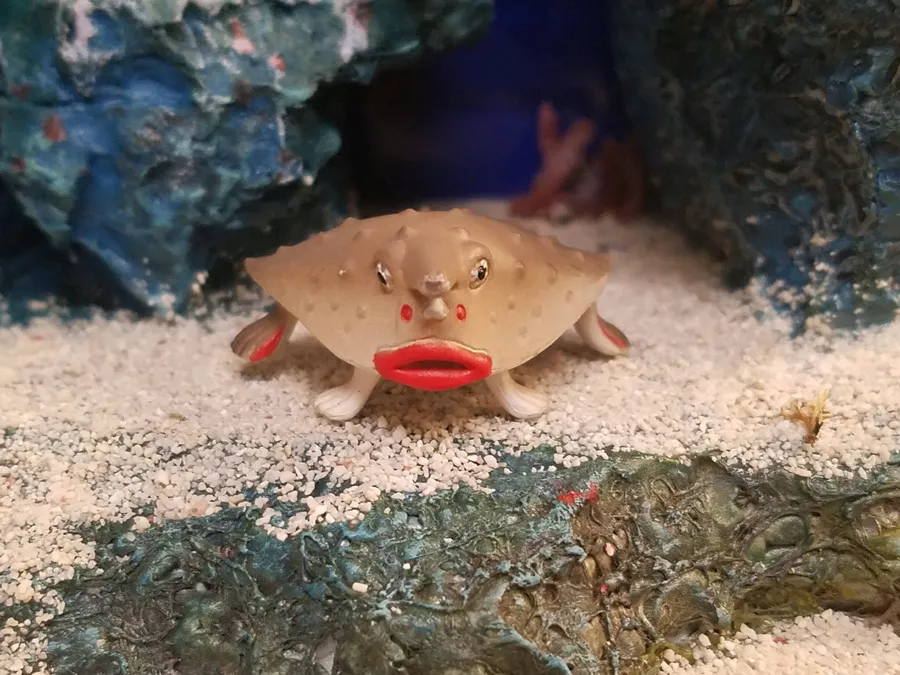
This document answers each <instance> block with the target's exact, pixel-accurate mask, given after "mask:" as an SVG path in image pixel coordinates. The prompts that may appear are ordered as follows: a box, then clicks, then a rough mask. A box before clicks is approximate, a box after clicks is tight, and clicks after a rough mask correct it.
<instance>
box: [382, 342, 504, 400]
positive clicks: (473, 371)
mask: <svg viewBox="0 0 900 675" xmlns="http://www.w3.org/2000/svg"><path fill="white" fill-rule="evenodd" d="M374 363H375V370H377V371H378V374H379V375H381V376H382V377H383V378H385V379H388V380H393V381H394V382H399V383H400V384H405V385H406V386H408V387H413V388H415V389H424V390H427V391H442V390H446V389H455V388H456V387H461V386H463V385H465V384H470V383H472V382H477V381H478V380H482V379H484V378H485V377H487V376H488V375H490V374H491V368H492V361H491V357H490V356H488V355H487V354H484V353H481V352H476V351H473V350H471V349H469V348H468V347H464V346H462V345H460V344H457V343H455V342H447V341H444V340H419V341H416V342H411V343H409V344H407V345H403V346H402V347H397V348H396V349H383V350H381V351H379V352H376V354H375V358H374Z"/></svg>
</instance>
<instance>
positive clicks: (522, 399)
mask: <svg viewBox="0 0 900 675" xmlns="http://www.w3.org/2000/svg"><path fill="white" fill-rule="evenodd" d="M485 383H486V384H487V386H488V389H489V390H490V391H491V393H492V394H493V395H494V398H496V399H497V401H498V402H499V403H500V405H502V406H503V409H504V410H506V412H508V413H509V414H510V415H512V416H513V417H515V418H517V419H532V418H534V417H540V416H541V415H543V414H544V413H545V412H547V409H548V408H549V407H550V399H549V398H548V397H547V396H546V395H544V394H542V393H541V392H539V391H535V390H534V389H529V388H528V387H524V386H522V385H521V384H519V383H518V382H516V381H515V380H514V379H513V378H512V375H510V374H509V371H505V372H502V373H497V374H495V375H491V376H490V377H488V378H487V379H486V380H485Z"/></svg>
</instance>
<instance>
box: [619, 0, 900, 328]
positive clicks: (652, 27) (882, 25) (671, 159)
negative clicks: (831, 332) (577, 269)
mask: <svg viewBox="0 0 900 675" xmlns="http://www.w3.org/2000/svg"><path fill="white" fill-rule="evenodd" d="M611 8H612V15H613V20H612V26H613V28H612V38H613V40H614V43H615V52H616V57H617V61H618V68H619V71H620V75H621V77H622V79H623V81H624V93H625V99H626V105H627V112H628V114H629V115H630V116H631V118H632V121H633V122H634V123H635V125H636V127H637V129H638V131H639V134H640V136H641V139H642V141H643V144H644V150H645V152H646V156H647V160H648V165H649V167H650V171H651V173H652V177H653V181H654V183H655V184H656V186H657V188H658V194H657V195H656V196H657V198H658V203H657V204H656V206H657V207H658V209H659V210H660V211H661V212H663V213H665V214H666V217H667V218H670V219H672V220H674V221H676V222H677V223H678V224H679V225H680V227H681V228H682V229H683V230H684V231H686V232H687V233H688V234H689V235H690V237H691V238H692V239H693V240H694V241H696V242H698V243H699V244H700V245H702V246H704V247H705V248H707V249H708V250H710V251H712V252H714V253H715V254H716V255H717V256H720V257H722V258H724V259H725V261H726V263H727V265H726V274H725V277H726V279H727V280H728V282H729V283H731V284H734V285H743V284H745V283H746V282H747V281H749V280H750V278H751V277H752V275H753V272H754V270H755V269H757V267H758V268H759V269H760V271H762V272H763V273H764V274H765V275H766V276H768V277H769V278H770V279H771V280H772V281H773V282H774V285H773V288H772V290H773V295H774V296H775V298H776V299H777V301H778V302H779V303H780V304H782V305H784V306H786V307H790V308H791V309H793V310H794V311H795V313H796V315H797V316H798V317H799V318H800V319H801V320H802V319H806V318H808V317H810V316H815V315H819V316H822V317H827V318H828V320H835V319H836V321H837V322H838V323H839V324H844V325H846V324H847V323H851V322H861V323H872V322H879V321H883V320H885V319H887V318H889V317H890V316H892V315H893V313H894V312H895V310H896V308H897V304H898V300H900V293H898V273H900V146H898V141H897V138H898V136H897V124H898V122H897V120H898V119H900V90H898V88H897V65H898V62H900V61H898V59H900V51H898V49H900V47H898V45H900V41H898V35H900V14H898V11H897V3H896V2H890V1H889V0H827V1H823V2H809V1H803V0H759V1H756V2H750V1H749V0H735V1H732V2H719V3H716V2H706V1H705V0H688V1H687V2H676V1H675V0H612V2H611Z"/></svg>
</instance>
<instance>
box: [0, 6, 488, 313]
mask: <svg viewBox="0 0 900 675" xmlns="http://www.w3.org/2000/svg"><path fill="white" fill-rule="evenodd" d="M3 5H4V9H3V11H2V12H0V181H2V183H5V188H4V189H0V203H2V202H4V201H5V202H6V203H5V206H4V207H3V209H4V213H5V214H6V215H7V217H5V218H4V219H3V220H2V221H0V294H5V295H7V296H10V297H12V295H13V289H14V288H17V287H18V286H16V283H17V281H20V280H21V279H22V274H23V273H29V272H30V274H31V277H32V279H31V281H34V278H33V277H35V276H37V277H42V278H43V277H47V276H48V275H53V274H56V275H62V276H63V278H65V279H67V280H68V281H67V282H66V283H68V284H69V286H70V287H77V289H78V290H77V292H75V293H74V295H75V296H77V297H79V298H81V299H84V298H85V296H92V295H93V296H96V297H89V298H88V299H89V300H91V301H93V300H97V299H98V298H103V299H104V300H105V302H106V304H108V305H112V306H121V305H125V306H129V307H131V308H133V309H136V310H138V311H145V312H151V313H155V314H159V315H170V314H171V313H172V312H177V311H180V310H181V309H182V308H183V307H184V306H185V304H186V302H187V300H188V298H189V297H190V295H191V289H192V286H194V285H195V284H196V283H197V282H198V281H201V282H202V280H203V278H204V275H205V273H206V272H207V271H208V270H209V268H210V266H211V265H212V264H213V263H214V262H215V261H216V260H220V259H222V257H227V256H229V255H233V256H238V255H239V254H246V253H249V252H253V251H255V252H257V253H258V252H260V251H261V250H263V249H265V248H267V247H268V248H272V247H274V246H276V245H278V244H281V243H293V242H295V241H299V240H300V239H302V238H304V237H306V236H308V234H309V233H310V232H311V231H313V230H315V229H320V228H324V227H329V226H331V225H333V224H335V223H336V222H338V221H339V220H340V219H341V218H342V217H343V216H344V215H345V212H346V198H347V189H348V185H347V183H346V180H345V178H344V176H343V175H342V174H341V173H340V172H339V171H337V170H336V169H334V168H333V165H334V164H335V158H336V157H337V156H338V152H339V150H341V135H340V132H339V130H338V126H337V125H336V123H335V121H334V120H333V119H330V118H329V117H328V115H327V113H328V111H329V108H328V107H327V106H322V105H319V103H318V101H319V99H321V98H323V97H324V98H326V99H327V98H328V89H329V87H332V88H333V87H334V86H335V85H337V84H339V83H342V82H343V83H351V82H358V83H365V82H367V81H368V79H369V78H370V77H371V76H372V75H373V73H374V70H375V68H376V66H377V65H378V64H379V63H383V62H385V61H389V60H391V59H394V60H396V59H399V58H411V57H415V56H416V55H419V54H421V53H422V52H424V51H426V50H437V49H447V48H450V47H453V46H455V45H457V44H461V43H464V42H465V41H466V40H469V39H473V38H475V37H477V36H479V35H480V34H481V32H482V31H484V30H486V28H487V26H488V24H489V22H490V19H491V16H492V6H491V0H418V1H415V2H414V1H410V0H371V1H369V2H366V1H365V0H256V1H250V0H247V1H246V2H245V1H244V0H3ZM323 110H324V111H325V113H326V114H323V112H322V111H323ZM0 187H2V184H0ZM4 192H7V193H8V195H11V196H12V197H13V198H14V201H15V204H10V203H9V200H8V199H6V200H4V197H3V193H4ZM261 200H262V201H261ZM19 208H20V209H21V211H22V212H24V215H25V216H27V219H29V220H31V221H33V224H34V226H36V227H37V228H38V229H39V230H40V235H39V236H37V237H35V236H34V233H33V232H27V230H29V229H30V228H29V227H26V226H23V224H22V222H23V217H22V215H21V214H19V213H18V212H17V211H18V210H19ZM26 240H27V242H26ZM23 242H26V243H27V244H28V245H27V246H26V244H25V243H23ZM23 247H24V248H26V249H27V255H28V256H30V258H29V259H32V260H34V261H35V264H38V263H37V262H36V261H38V260H40V261H41V262H40V264H41V265H43V267H42V268H41V269H40V270H39V271H35V270H34V269H29V266H28V265H23V264H22V260H23V258H22V256H23V255H26V252H25V251H23V250H22V249H23ZM13 268H15V270H14V269H13ZM23 268H24V269H23ZM14 271H15V272H16V274H14V273H13V272H14ZM26 276H27V274H26ZM26 285H28V286H29V287H30V288H34V287H35V284H34V283H31V284H26ZM37 286H41V284H40V283H38V284H37ZM44 286H46V283H45V284H44ZM70 290H71V289H70Z"/></svg>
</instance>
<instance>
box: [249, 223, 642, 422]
mask: <svg viewBox="0 0 900 675" xmlns="http://www.w3.org/2000/svg"><path fill="white" fill-rule="evenodd" d="M245 266H246V269H247V271H248V273H249V274H250V276H251V277H252V278H253V279H254V280H255V281H256V282H257V283H258V284H259V285H260V286H261V287H262V288H263V289H264V290H265V291H266V292H267V293H269V294H270V295H271V296H272V297H273V298H274V299H275V300H276V301H277V303H278V305H277V306H276V308H275V309H274V310H273V311H272V312H270V313H269V314H267V315H266V316H264V317H263V318H261V319H259V320H258V321H256V322H254V323H252V324H250V325H249V326H247V327H246V328H244V329H243V330H242V331H241V332H240V333H239V334H238V335H237V336H236V337H235V339H234V341H233V342H232V350H233V351H234V352H235V353H236V354H238V355H239V356H242V357H245V358H246V357H251V358H254V360H260V359H262V358H267V357H268V356H270V355H271V354H272V353H274V350H275V348H277V346H278V344H279V343H281V342H285V341H286V340H287V338H288V337H289V336H290V333H291V331H292V330H293V328H294V326H295V324H296V323H297V322H299V323H301V324H303V325H304V326H305V327H306V329H307V330H308V331H309V333H310V334H311V335H312V336H314V337H315V338H317V339H318V340H319V341H321V343H322V344H323V345H324V346H325V347H326V348H327V349H328V350H329V351H330V352H332V353H333V354H334V355H335V356H337V357H338V358H340V359H342V360H343V361H345V362H347V363H349V364H351V365H352V366H354V374H353V376H352V377H351V379H350V381H349V382H348V383H347V384H345V385H342V386H339V387H335V388H334V389H330V390H328V391H326V392H324V393H323V394H321V395H320V396H319V397H318V398H317V399H316V402H315V408H316V410H317V412H319V413H320V414H322V415H324V416H326V417H329V418H331V419H333V420H337V421H343V420H347V419H350V418H352V417H354V416H356V415H357V414H358V413H359V412H360V411H361V410H362V408H363V406H364V405H365V403H366V401H367V400H368V398H369V396H370V395H371V393H372V391H373V390H374V389H375V387H376V385H377V384H378V382H379V380H380V379H381V377H382V375H381V374H379V372H378V371H377V370H376V368H375V355H376V354H377V353H379V352H381V353H383V352H384V351H385V350H392V349H395V348H397V347H401V346H403V345H408V344H410V343H413V342H415V341H418V340H428V339H430V340H431V341H432V343H433V342H435V341H437V342H440V343H441V344H447V343H450V344H459V345H464V346H466V347H468V348H469V349H470V350H473V351H474V352H476V353H477V354H478V355H481V357H482V358H483V357H485V356H489V357H490V369H489V372H486V373H483V375H484V377H480V378H478V379H484V380H485V381H486V384H487V386H488V387H489V389H490V391H491V392H492V393H493V394H494V396H495V397H496V399H497V400H498V401H499V403H500V404H501V405H502V406H503V407H504V409H505V410H506V411H507V412H508V413H509V414H510V415H512V416H513V417H517V418H522V419H527V418H532V417H536V416H539V415H541V414H542V413H543V412H545V411H546V409H547V408H548V400H547V398H546V396H545V395H544V394H542V393H540V392H537V391H534V390H531V389H527V388H525V387H523V386H522V385H520V384H518V383H517V382H515V381H514V380H513V379H512V377H511V376H510V374H509V371H510V370H511V369H513V368H515V367H517V366H519V365H521V364H523V363H525V362H526V361H528V360H530V359H531V358H533V357H534V356H536V355H537V354H539V353H540V352H542V351H544V350H545V349H546V348H547V347H549V346H550V345H551V344H553V343H554V342H555V341H556V340H557V339H558V338H559V337H560V336H561V335H562V334H563V333H564V332H565V331H566V330H567V329H568V328H570V327H572V326H573V325H574V327H575V329H576V331H577V332H578V334H579V335H580V336H581V338H582V339H583V340H584V341H585V342H586V343H587V344H588V345H590V346H591V347H593V348H594V349H596V350H597V351H599V352H601V353H603V354H605V355H608V356H617V355H620V354H622V353H624V352H625V351H627V349H628V347H629V342H628V340H627V338H626V337H625V335H624V334H623V333H622V332H621V331H620V330H619V329H617V328H616V327H615V326H613V325H612V324H610V323H608V322H606V321H604V320H603V319H601V318H600V317H599V316H598V314H597V311H596V301H597V298H598V297H599V295H600V293H601V292H602V290H603V287H604V286H605V284H606V281H607V277H608V273H609V267H610V263H609V256H608V254H606V253H591V252H584V251H579V250H576V249H572V248H568V247H565V246H562V245H561V244H559V243H557V242H556V241H555V239H553V238H552V237H542V236H538V235H536V234H533V233H531V232H528V231H526V230H523V229H521V228H519V227H517V226H515V225H513V224H512V223H507V222H504V221H501V220H496V219H492V218H488V217H485V216H481V215H476V214H474V213H472V212H471V211H468V210H465V209H453V210H450V211H427V212H422V211H415V210H412V209H409V210H406V211H403V212H401V213H398V214H392V215H387V216H379V217H375V218H368V219H364V220H357V219H353V218H351V219H348V220H346V221H345V222H344V223H343V224H341V225H340V226H339V227H337V228H335V229H333V230H330V231H327V232H323V233H321V234H317V235H315V236H313V237H311V238H310V239H308V240H306V241H304V242H302V243H300V244H297V245H295V246H284V247H282V248H280V249H278V250H277V251H276V252H275V253H274V254H272V255H270V256H267V257H263V258H255V259H248V260H247V261H246V263H245ZM485 268H486V269H485ZM404 306H406V307H404ZM460 308H462V309H460ZM251 355H253V356H251ZM392 379H394V378H392ZM398 381H400V380H398ZM412 386H415V385H412ZM421 388H423V389H448V388H452V386H447V385H445V386H435V387H428V386H422V387H421Z"/></svg>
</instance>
